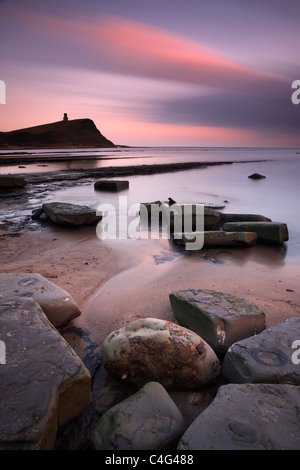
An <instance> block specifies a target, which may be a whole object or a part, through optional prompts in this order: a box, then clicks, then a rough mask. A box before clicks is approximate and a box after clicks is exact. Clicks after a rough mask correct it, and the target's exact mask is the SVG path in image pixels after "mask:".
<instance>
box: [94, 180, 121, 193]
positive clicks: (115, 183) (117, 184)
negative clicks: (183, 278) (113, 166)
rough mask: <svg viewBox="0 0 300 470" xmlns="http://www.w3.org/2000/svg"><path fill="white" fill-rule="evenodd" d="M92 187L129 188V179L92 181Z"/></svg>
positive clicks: (114, 189) (110, 189)
mask: <svg viewBox="0 0 300 470" xmlns="http://www.w3.org/2000/svg"><path fill="white" fill-rule="evenodd" d="M94 188H95V189H97V190H100V191H122V190H123V189H128V188H129V181H126V180H99V181H96V182H95V183H94Z"/></svg>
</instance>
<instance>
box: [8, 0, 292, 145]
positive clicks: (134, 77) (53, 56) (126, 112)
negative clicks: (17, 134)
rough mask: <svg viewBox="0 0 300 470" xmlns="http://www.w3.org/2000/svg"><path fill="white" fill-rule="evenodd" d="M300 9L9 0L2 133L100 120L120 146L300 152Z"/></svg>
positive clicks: (255, 2) (237, 1)
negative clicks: (299, 93) (296, 97)
mask: <svg viewBox="0 0 300 470" xmlns="http://www.w3.org/2000/svg"><path fill="white" fill-rule="evenodd" d="M299 38H300V1H299V0H285V1H283V0H280V1H278V0H252V1H244V0H209V1H208V0H207V1H202V0H185V1H184V0H85V1H82V0H81V1H79V0H63V1H62V0H26V1H24V0H22V1H21V0H0V80H4V81H5V83H6V104H0V131H9V130H13V129H19V128H24V127H29V126H34V125H38V124H44V123H48V122H55V121H59V120H61V119H62V118H63V113H65V112H67V113H68V116H69V119H78V118H90V119H92V120H93V121H94V122H95V124H96V126H97V127H98V129H99V130H100V131H101V132H102V133H103V134H104V135H105V136H106V137H107V138H108V139H110V140H112V141H113V142H114V143H116V144H125V145H135V146H161V145H172V146H177V145H181V146H252V147H253V146H270V147H276V146H279V147H298V146H300V105H298V106H297V105H294V104H293V103H292V101H291V95H292V92H293V90H292V88H291V85H292V82H293V81H294V80H299V79H300V53H299Z"/></svg>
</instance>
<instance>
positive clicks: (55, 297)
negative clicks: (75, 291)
mask: <svg viewBox="0 0 300 470" xmlns="http://www.w3.org/2000/svg"><path fill="white" fill-rule="evenodd" d="M0 296H1V297H9V296H10V297H15V296H16V297H23V298H26V297H30V298H33V299H34V300H35V301H36V302H37V303H38V304H39V305H40V306H41V308H42V309H43V311H44V312H45V314H46V315H47V317H48V319H49V320H50V322H51V323H52V324H53V325H54V326H55V327H58V326H61V325H64V324H66V323H68V322H69V321H71V320H73V319H74V318H76V317H78V316H79V315H80V314H81V312H80V310H79V307H78V305H77V304H76V302H75V300H74V299H73V298H72V297H71V295H70V294H69V293H68V292H67V291H65V290H64V289H62V288H60V287H59V286H56V285H55V284H53V283H52V282H51V281H48V280H47V279H46V278H44V277H43V276H41V275H40V274H38V273H8V274H0Z"/></svg>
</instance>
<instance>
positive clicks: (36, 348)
mask: <svg viewBox="0 0 300 470" xmlns="http://www.w3.org/2000/svg"><path fill="white" fill-rule="evenodd" d="M0 339H1V341H4V342H5V345H6V364H3V365H1V366H0V367H1V381H0V396H1V420H0V449H2V450H3V449H13V450H19V449H23V450H27V449H52V448H53V446H54V442H55V437H56V433H57V429H58V426H60V425H62V424H64V423H66V422H68V421H69V420H71V419H73V418H74V417H76V416H78V415H79V414H80V413H81V412H82V411H83V410H84V409H85V408H86V407H87V406H88V404H89V402H90V389H91V377H90V374H89V373H88V371H87V369H86V368H85V367H84V365H83V364H82V362H81V361H80V359H79V358H78V357H77V355H76V354H75V353H74V351H73V350H72V349H71V348H70V346H69V345H68V344H67V343H66V341H65V340H64V339H63V338H62V337H61V335H60V334H59V333H58V332H57V330H56V329H55V328H53V326H52V324H51V323H50V322H49V320H48V319H47V317H46V315H45V314H44V312H43V311H42V309H41V307H40V306H39V305H38V304H37V303H36V302H35V301H34V300H33V299H30V298H21V297H14V298H13V297H2V298H1V299H0Z"/></svg>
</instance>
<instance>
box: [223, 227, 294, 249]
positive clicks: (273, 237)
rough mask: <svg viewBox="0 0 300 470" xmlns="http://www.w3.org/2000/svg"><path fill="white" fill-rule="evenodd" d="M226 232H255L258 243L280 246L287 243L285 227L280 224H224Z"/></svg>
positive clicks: (287, 234)
mask: <svg viewBox="0 0 300 470" xmlns="http://www.w3.org/2000/svg"><path fill="white" fill-rule="evenodd" d="M223 230H224V231H227V232H255V233H256V234H257V241H258V242H259V243H271V244H281V243H283V242H286V241H288V239H289V233H288V228H287V225H286V224H284V223H281V222H226V223H225V224H224V225H223Z"/></svg>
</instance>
